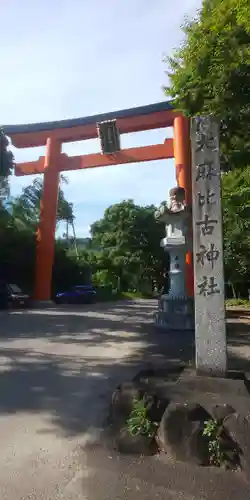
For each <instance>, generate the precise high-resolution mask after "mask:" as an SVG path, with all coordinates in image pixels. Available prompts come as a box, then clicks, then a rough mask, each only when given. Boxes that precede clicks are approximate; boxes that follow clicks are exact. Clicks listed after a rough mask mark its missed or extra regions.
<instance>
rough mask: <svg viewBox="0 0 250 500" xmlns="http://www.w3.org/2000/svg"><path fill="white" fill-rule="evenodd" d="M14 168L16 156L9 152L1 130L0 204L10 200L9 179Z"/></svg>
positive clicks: (7, 142)
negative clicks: (7, 199)
mask: <svg viewBox="0 0 250 500" xmlns="http://www.w3.org/2000/svg"><path fill="white" fill-rule="evenodd" d="M13 168H14V156H13V154H12V152H11V151H10V150H9V141H8V138H7V137H6V135H5V134H4V132H3V130H2V129H0V204H1V205H2V202H3V201H4V200H5V199H6V198H8V195H9V182H8V178H9V176H10V175H11V173H12V171H13Z"/></svg>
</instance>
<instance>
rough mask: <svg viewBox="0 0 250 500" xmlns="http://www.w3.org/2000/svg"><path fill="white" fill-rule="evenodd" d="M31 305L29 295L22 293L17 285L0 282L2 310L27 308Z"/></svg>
mask: <svg viewBox="0 0 250 500" xmlns="http://www.w3.org/2000/svg"><path fill="white" fill-rule="evenodd" d="M29 303H30V297H29V295H27V294H25V293H23V292H22V290H21V288H19V286H17V285H16V284H10V283H6V282H3V281H1V282H0V308H2V309H8V308H9V307H27V306H28V305H29Z"/></svg>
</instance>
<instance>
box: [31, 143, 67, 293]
mask: <svg viewBox="0 0 250 500" xmlns="http://www.w3.org/2000/svg"><path fill="white" fill-rule="evenodd" d="M60 155H61V143H60V142H59V141H58V140H57V139H54V138H53V139H52V138H48V139H47V142H46V155H45V163H44V178H43V195H42V199H41V205H40V223H39V228H38V230H37V235H36V242H37V243H36V268H35V290H34V299H35V300H36V301H39V302H48V301H49V299H50V297H51V281H52V270H53V262H54V249H55V230H56V214H57V200H58V189H59V175H60Z"/></svg>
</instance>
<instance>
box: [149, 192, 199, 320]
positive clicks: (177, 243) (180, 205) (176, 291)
mask: <svg viewBox="0 0 250 500" xmlns="http://www.w3.org/2000/svg"><path fill="white" fill-rule="evenodd" d="M169 195H170V202H169V206H168V205H167V204H163V205H161V207H160V208H159V210H157V212H156V214H155V216H156V218H157V219H158V220H161V221H163V222H164V223H165V227H166V236H165V238H163V239H162V240H161V242H160V245H161V246H162V247H163V248H164V250H165V251H167V252H168V254H169V257H170V269H169V281H170V286H169V291H168V293H167V294H165V293H164V294H163V295H162V296H161V297H160V299H159V304H158V312H157V313H155V316H154V320H155V324H156V326H158V327H161V328H164V329H166V330H189V329H192V328H194V308H193V299H192V298H188V297H187V295H186V287H185V256H186V252H187V250H188V249H190V248H191V241H189V237H188V227H189V224H190V218H191V214H190V211H189V210H187V208H186V205H185V201H184V200H185V191H184V189H183V188H180V187H175V188H173V189H171V190H170V192H169Z"/></svg>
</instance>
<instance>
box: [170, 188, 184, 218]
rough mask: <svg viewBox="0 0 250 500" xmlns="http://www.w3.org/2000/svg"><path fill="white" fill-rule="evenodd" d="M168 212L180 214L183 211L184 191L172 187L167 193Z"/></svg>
mask: <svg viewBox="0 0 250 500" xmlns="http://www.w3.org/2000/svg"><path fill="white" fill-rule="evenodd" d="M169 198H170V202H169V211H170V212H181V211H183V210H185V207H186V205H185V189H184V188H181V187H178V186H177V187H174V188H172V189H170V191H169Z"/></svg>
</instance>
